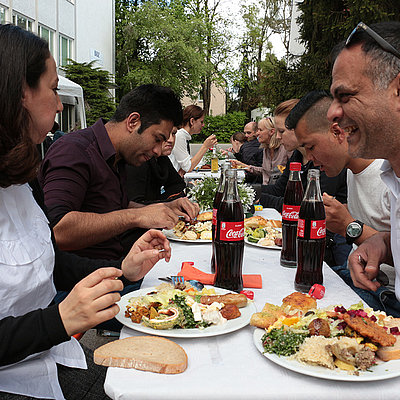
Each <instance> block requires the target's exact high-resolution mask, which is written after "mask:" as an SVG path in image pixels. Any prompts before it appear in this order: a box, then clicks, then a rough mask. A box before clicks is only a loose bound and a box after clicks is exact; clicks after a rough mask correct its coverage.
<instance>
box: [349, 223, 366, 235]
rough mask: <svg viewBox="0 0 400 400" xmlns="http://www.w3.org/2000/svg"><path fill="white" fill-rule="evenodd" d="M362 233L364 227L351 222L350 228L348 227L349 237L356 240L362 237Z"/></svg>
mask: <svg viewBox="0 0 400 400" xmlns="http://www.w3.org/2000/svg"><path fill="white" fill-rule="evenodd" d="M361 232H362V227H361V226H360V225H359V224H358V223H357V222H351V223H350V224H349V225H348V226H347V232H346V233H347V235H348V236H350V237H352V238H356V237H358V236H360V235H361Z"/></svg>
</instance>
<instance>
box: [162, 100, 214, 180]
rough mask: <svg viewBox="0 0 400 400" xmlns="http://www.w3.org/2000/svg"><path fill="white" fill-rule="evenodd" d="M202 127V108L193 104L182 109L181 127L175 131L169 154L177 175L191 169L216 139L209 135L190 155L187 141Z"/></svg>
mask: <svg viewBox="0 0 400 400" xmlns="http://www.w3.org/2000/svg"><path fill="white" fill-rule="evenodd" d="M203 127H204V110H203V109H202V108H201V107H199V106H196V105H194V104H192V105H190V106H187V107H185V109H184V110H183V121H182V128H181V129H179V130H178V132H177V133H176V140H175V146H174V148H173V150H172V153H171V155H170V156H169V157H170V159H171V162H172V164H173V166H174V167H175V169H176V170H177V171H178V173H179V175H181V176H183V175H184V174H185V173H186V172H191V171H193V170H194V169H195V168H196V166H197V164H198V163H199V162H200V161H201V159H202V158H203V156H204V154H206V152H207V150H208V149H209V148H210V147H213V146H215V145H216V144H217V143H218V141H217V138H216V136H215V135H210V136H209V137H208V138H207V139H206V140H205V141H204V142H203V144H202V145H201V147H200V149H199V150H198V152H197V153H196V154H195V155H194V156H193V157H191V155H190V150H189V149H190V147H189V142H190V140H191V139H192V136H193V135H197V134H199V133H200V132H201V130H202V129H203Z"/></svg>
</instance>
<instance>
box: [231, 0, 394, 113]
mask: <svg viewBox="0 0 400 400" xmlns="http://www.w3.org/2000/svg"><path fill="white" fill-rule="evenodd" d="M277 1H278V2H279V0H277ZM281 1H282V2H283V1H284V0H281ZM297 3H298V6H299V9H300V11H301V14H300V16H299V17H298V19H297V23H298V24H299V27H300V35H301V42H302V44H303V45H304V46H305V49H306V50H305V53H304V54H303V55H302V56H301V57H299V58H298V59H296V58H292V59H289V60H280V61H279V60H276V59H273V58H271V57H268V54H266V55H265V57H264V58H263V60H262V62H259V63H258V75H257V77H256V78H254V75H253V76H252V75H251V74H250V71H251V69H250V66H251V65H253V64H252V63H251V58H250V56H249V54H250V53H249V51H250V50H248V49H247V50H246V51H247V54H246V57H244V56H243V62H242V65H241V74H242V75H241V76H242V77H243V76H244V78H245V79H244V80H243V79H242V80H240V79H239V80H237V82H236V83H237V88H238V92H239V96H240V100H241V103H240V106H239V109H241V110H244V111H246V110H247V108H248V107H249V108H254V105H255V103H257V102H259V104H258V105H261V106H263V107H269V108H271V109H273V108H275V106H276V105H278V104H279V103H280V102H282V101H284V100H287V99H290V98H296V97H297V98H299V97H302V96H303V95H304V94H306V93H307V92H308V91H310V90H314V89H329V86H330V81H331V63H330V53H331V51H332V49H333V48H334V46H335V45H336V44H338V43H339V42H341V41H343V40H345V39H346V38H347V36H348V35H349V34H350V32H351V31H352V30H353V28H354V27H355V26H356V25H357V24H358V22H360V21H363V22H365V23H366V24H368V25H369V24H372V23H375V22H380V21H388V20H397V21H398V20H400V2H399V1H397V0H387V1H386V0H370V1H365V0H303V1H299V2H297ZM282 21H283V20H282ZM282 26H283V24H282ZM249 32H253V31H251V30H249ZM246 43H247V44H248V42H245V41H244V42H243V44H242V46H243V45H245V44H246ZM250 48H253V51H254V46H253V47H251V46H250ZM243 51H244V50H243ZM286 61H290V63H289V64H288V65H287V62H286ZM246 68H247V69H246ZM253 68H254V67H253ZM246 79H247V81H246ZM246 85H247V86H246ZM246 96H247V97H246ZM236 107H238V106H237V104H236Z"/></svg>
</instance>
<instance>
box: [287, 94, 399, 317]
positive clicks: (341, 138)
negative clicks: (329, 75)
mask: <svg viewBox="0 0 400 400" xmlns="http://www.w3.org/2000/svg"><path fill="white" fill-rule="evenodd" d="M331 103H332V98H331V97H330V96H329V94H328V93H327V92H324V91H312V92H309V93H308V94H307V95H305V96H304V97H303V98H301V99H300V101H299V103H298V104H297V105H296V106H295V107H294V108H293V110H292V111H291V113H290V114H289V116H288V118H287V119H286V126H287V128H288V129H294V131H295V134H296V138H297V140H298V142H299V144H300V146H302V147H303V148H304V149H305V152H306V155H307V158H308V159H309V160H311V161H312V162H313V163H314V165H316V166H319V167H320V168H321V169H322V170H323V171H325V173H326V174H327V175H328V176H331V177H333V176H336V175H338V174H339V173H340V171H342V170H343V168H347V206H346V205H344V204H342V203H340V202H339V201H338V200H336V199H335V198H334V197H332V196H329V195H328V194H327V193H324V194H323V199H324V205H325V211H326V225H327V229H329V230H330V231H331V232H334V233H337V234H339V235H341V236H343V237H345V238H346V242H347V244H349V245H353V248H354V249H355V248H357V245H359V244H361V243H362V242H363V241H364V240H366V239H367V238H368V237H371V236H372V235H374V234H375V233H377V232H378V231H388V230H390V193H389V190H388V188H387V187H386V185H385V184H384V183H383V182H382V180H381V179H380V167H381V165H382V162H383V160H373V159H371V160H367V159H363V158H352V157H351V156H350V155H349V153H348V143H347V136H348V134H347V133H345V132H344V131H343V129H341V128H340V127H339V126H338V124H337V123H336V122H334V123H331V122H329V121H328V119H327V117H326V112H327V110H328V108H329V106H330V104H331ZM332 269H333V270H334V271H335V272H337V273H338V274H339V275H340V276H341V277H342V278H343V280H344V281H345V282H346V283H347V284H348V285H349V286H351V287H352V288H353V290H355V291H356V292H357V293H358V294H359V296H360V297H361V298H362V299H363V300H365V301H366V303H368V305H370V306H371V307H373V308H374V309H376V310H384V311H386V312H387V313H388V314H391V315H394V316H396V317H400V304H399V308H398V309H393V308H392V305H391V304H389V306H388V307H387V306H386V303H385V301H384V300H385V299H386V297H388V296H392V297H393V292H391V291H390V290H389V289H393V282H394V268H393V267H392V266H389V265H387V266H385V268H384V271H385V273H387V274H388V275H389V276H390V277H391V285H390V286H389V287H388V288H387V287H382V288H380V290H379V291H378V292H377V293H375V292H372V291H366V290H364V289H359V288H357V287H354V285H353V283H352V280H351V277H350V271H349V270H348V269H347V260H346V262H345V263H344V264H343V265H339V266H334V267H332ZM378 278H381V282H383V279H385V280H387V279H388V278H387V276H386V275H383V274H381V276H379V277H378ZM388 283H389V282H385V285H388ZM382 292H384V296H385V297H384V298H383V294H382Z"/></svg>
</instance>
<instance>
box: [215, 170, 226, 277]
mask: <svg viewBox="0 0 400 400" xmlns="http://www.w3.org/2000/svg"><path fill="white" fill-rule="evenodd" d="M227 169H228V164H223V165H222V167H221V176H220V177H219V182H218V186H217V190H216V192H215V196H214V201H213V210H212V213H213V215H212V225H211V232H212V255H211V272H212V273H214V272H215V250H214V242H215V226H216V225H217V212H218V207H219V205H220V204H221V200H222V195H223V193H224V187H225V171H226V170H227Z"/></svg>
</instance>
